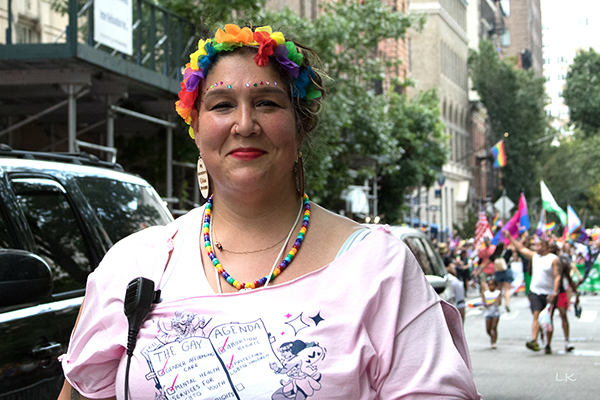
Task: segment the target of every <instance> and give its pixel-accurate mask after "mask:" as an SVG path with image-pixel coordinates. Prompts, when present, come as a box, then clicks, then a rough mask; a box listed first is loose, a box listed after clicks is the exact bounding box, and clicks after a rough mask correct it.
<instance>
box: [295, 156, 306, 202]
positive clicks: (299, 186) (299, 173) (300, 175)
mask: <svg viewBox="0 0 600 400" xmlns="http://www.w3.org/2000/svg"><path fill="white" fill-rule="evenodd" d="M295 167H296V190H298V193H300V196H303V195H304V164H303V163H302V152H300V153H298V158H296V165H295Z"/></svg>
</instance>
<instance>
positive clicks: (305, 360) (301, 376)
mask: <svg viewBox="0 0 600 400" xmlns="http://www.w3.org/2000/svg"><path fill="white" fill-rule="evenodd" d="M278 350H279V353H280V354H281V359H280V361H281V365H282V366H281V367H279V366H278V365H277V364H276V363H271V364H269V367H271V369H272V370H273V371H274V372H275V373H276V374H285V375H287V377H288V378H289V379H281V381H280V384H281V386H282V387H281V388H279V389H278V390H277V391H276V392H275V393H273V395H272V396H271V399H273V400H287V399H293V400H304V399H306V398H307V397H310V396H312V395H313V394H314V392H316V391H318V390H320V389H321V383H320V380H321V373H320V372H319V371H318V368H317V366H316V364H317V363H318V362H319V361H320V360H322V359H324V358H325V353H326V350H325V349H324V348H323V347H321V346H319V344H318V343H315V342H309V343H305V342H304V341H302V340H294V341H293V342H286V343H283V344H282V345H281V346H279V349H278Z"/></svg>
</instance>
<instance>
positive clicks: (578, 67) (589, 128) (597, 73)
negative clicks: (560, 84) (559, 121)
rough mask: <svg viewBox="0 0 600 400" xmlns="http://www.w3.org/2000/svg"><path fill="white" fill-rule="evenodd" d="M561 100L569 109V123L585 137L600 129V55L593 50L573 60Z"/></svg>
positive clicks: (583, 52) (578, 55)
mask: <svg viewBox="0 0 600 400" xmlns="http://www.w3.org/2000/svg"><path fill="white" fill-rule="evenodd" d="M563 98H564V100H565V104H566V105H567V106H568V107H569V117H570V120H571V123H572V124H573V125H575V127H577V128H579V129H580V130H581V131H582V133H583V134H584V135H585V136H591V135H594V134H597V133H598V130H599V129H600V113H599V112H598V110H600V54H598V53H596V52H595V51H594V49H592V48H590V49H589V51H585V50H583V51H581V52H579V53H578V54H577V56H576V57H575V59H574V60H573V64H571V66H570V68H569V72H568V73H567V84H566V87H565V89H564V91H563Z"/></svg>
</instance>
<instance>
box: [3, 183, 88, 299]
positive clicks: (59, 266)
mask: <svg viewBox="0 0 600 400" xmlns="http://www.w3.org/2000/svg"><path fill="white" fill-rule="evenodd" d="M11 185H12V188H13V191H14V192H15V195H16V197H17V203H18V204H19V206H20V207H21V209H22V211H23V213H24V215H25V218H26V219H27V223H28V224H29V227H30V229H31V232H32V234H33V237H34V239H35V244H36V247H37V254H38V255H40V256H41V257H43V258H44V259H45V260H46V262H47V263H48V265H49V266H50V268H51V269H52V275H53V280H54V289H53V294H57V293H64V292H68V291H72V290H78V289H84V288H85V282H86V279H87V275H88V274H89V273H90V272H91V266H90V261H89V257H88V254H89V253H88V249H87V245H86V243H85V239H84V237H83V234H82V231H81V228H80V226H79V223H78V221H77V218H76V216H75V212H74V211H73V209H72V208H71V205H70V204H69V202H68V200H67V197H66V195H65V193H66V192H65V189H64V188H63V187H62V186H61V185H60V184H59V183H58V182H56V181H53V180H51V179H40V178H34V179H30V178H27V179H24V178H18V179H13V180H12V181H11Z"/></svg>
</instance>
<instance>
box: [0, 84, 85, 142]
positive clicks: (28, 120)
mask: <svg viewBox="0 0 600 400" xmlns="http://www.w3.org/2000/svg"><path fill="white" fill-rule="evenodd" d="M89 92H90V91H89V90H84V91H83V92H81V93H79V94H78V95H77V96H76V98H77V99H78V98H80V97H83V96H85V95H86V94H88V93H89ZM68 102H69V100H68V99H67V100H63V101H61V102H60V103H56V104H55V105H53V106H51V107H48V108H46V109H45V110H43V111H40V112H39V113H37V114H34V115H32V116H31V117H28V118H26V119H24V120H23V121H21V122H17V123H16V124H14V125H11V126H9V127H8V128H6V129H4V130H3V131H0V137H2V136H4V135H6V134H7V133H10V132H12V131H14V130H15V129H19V128H20V127H22V126H24V125H27V124H28V123H30V122H33V121H35V120H36V119H39V118H40V117H43V116H44V115H46V114H48V113H51V112H52V111H54V110H57V109H59V108H61V107H64V106H65V105H66V104H67V103H68Z"/></svg>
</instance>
